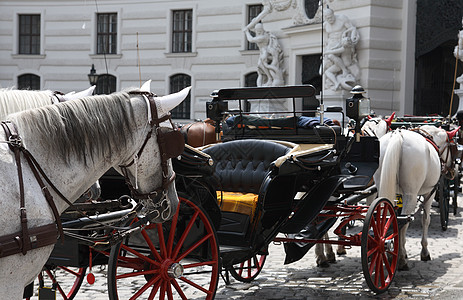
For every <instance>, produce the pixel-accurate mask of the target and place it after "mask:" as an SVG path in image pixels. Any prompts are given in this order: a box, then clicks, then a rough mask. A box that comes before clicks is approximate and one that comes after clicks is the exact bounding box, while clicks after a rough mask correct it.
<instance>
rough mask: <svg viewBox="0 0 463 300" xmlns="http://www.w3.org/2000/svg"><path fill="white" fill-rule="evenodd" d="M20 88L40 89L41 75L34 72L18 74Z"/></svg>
mask: <svg viewBox="0 0 463 300" xmlns="http://www.w3.org/2000/svg"><path fill="white" fill-rule="evenodd" d="M18 89H19V90H40V76H37V75H34V74H23V75H21V76H18Z"/></svg>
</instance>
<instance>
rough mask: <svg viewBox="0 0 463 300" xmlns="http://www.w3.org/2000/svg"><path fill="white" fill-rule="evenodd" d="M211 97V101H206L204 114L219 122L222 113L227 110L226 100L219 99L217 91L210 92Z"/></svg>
mask: <svg viewBox="0 0 463 300" xmlns="http://www.w3.org/2000/svg"><path fill="white" fill-rule="evenodd" d="M211 98H212V101H209V102H206V116H207V117H208V118H210V119H211V120H214V121H216V122H220V121H221V120H222V117H223V113H224V112H226V111H227V110H228V102H227V101H223V100H221V99H219V97H218V92H217V91H213V92H212V93H211Z"/></svg>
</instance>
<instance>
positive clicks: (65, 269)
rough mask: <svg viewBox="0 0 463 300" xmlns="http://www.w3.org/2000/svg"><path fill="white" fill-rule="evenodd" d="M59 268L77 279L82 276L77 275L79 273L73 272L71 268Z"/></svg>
mask: <svg viewBox="0 0 463 300" xmlns="http://www.w3.org/2000/svg"><path fill="white" fill-rule="evenodd" d="M58 268H59V269H61V270H64V271H66V272H68V273H70V274H72V275H74V276H76V277H79V276H81V274H79V273H77V272H75V271H73V270H71V269H69V268H66V267H63V266H59V267H58Z"/></svg>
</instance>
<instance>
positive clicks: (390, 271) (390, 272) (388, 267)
mask: <svg viewBox="0 0 463 300" xmlns="http://www.w3.org/2000/svg"><path fill="white" fill-rule="evenodd" d="M382 256H383V262H384V266H385V267H386V271H387V274H388V278H389V277H390V276H391V275H392V273H393V272H392V269H391V265H390V264H389V261H388V259H387V257H386V254H384V253H383V254H382Z"/></svg>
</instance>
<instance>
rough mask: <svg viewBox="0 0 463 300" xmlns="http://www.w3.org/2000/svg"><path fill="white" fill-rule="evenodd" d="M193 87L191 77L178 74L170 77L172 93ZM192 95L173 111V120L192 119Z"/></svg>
mask: <svg viewBox="0 0 463 300" xmlns="http://www.w3.org/2000/svg"><path fill="white" fill-rule="evenodd" d="M190 85H191V77H190V76H188V75H186V74H177V75H173V76H171V77H170V92H171V93H175V92H178V91H180V90H181V89H183V88H186V87H187V86H190ZM190 102H191V97H190V94H188V96H187V97H186V98H185V100H183V102H182V103H180V104H179V105H178V106H177V107H176V108H174V109H173V110H172V112H171V113H172V118H173V119H189V118H190Z"/></svg>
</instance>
